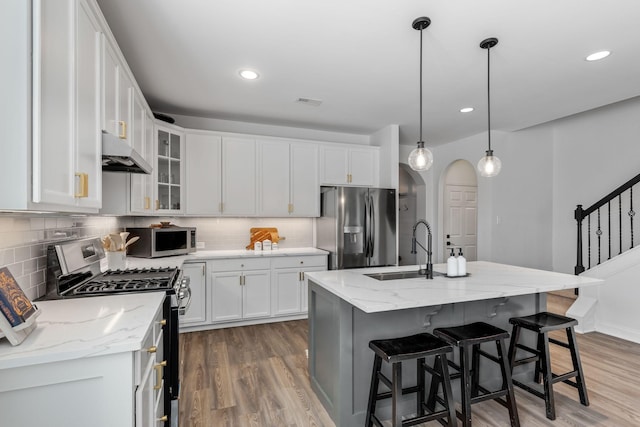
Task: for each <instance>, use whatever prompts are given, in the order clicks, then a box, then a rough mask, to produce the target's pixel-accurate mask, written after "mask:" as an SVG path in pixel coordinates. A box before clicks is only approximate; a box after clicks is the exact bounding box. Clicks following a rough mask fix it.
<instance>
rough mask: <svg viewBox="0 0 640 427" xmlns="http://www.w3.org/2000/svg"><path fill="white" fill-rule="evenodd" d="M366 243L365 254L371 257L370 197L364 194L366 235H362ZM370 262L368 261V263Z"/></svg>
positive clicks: (366, 256)
mask: <svg viewBox="0 0 640 427" xmlns="http://www.w3.org/2000/svg"><path fill="white" fill-rule="evenodd" d="M362 240H363V243H364V256H365V258H368V257H369V197H368V195H366V194H365V196H364V235H363V236H362ZM368 264H369V263H367V265H368Z"/></svg>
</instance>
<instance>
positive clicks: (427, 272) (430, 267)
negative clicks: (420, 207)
mask: <svg viewBox="0 0 640 427" xmlns="http://www.w3.org/2000/svg"><path fill="white" fill-rule="evenodd" d="M420 224H424V226H425V227H426V228H427V248H425V247H424V246H422V245H421V244H420V242H418V240H416V229H417V228H418V225H420ZM416 245H418V246H420V247H421V248H422V249H423V250H424V251H425V252H426V253H427V266H426V268H425V277H426V278H427V279H433V264H432V263H431V227H430V226H429V223H428V222H427V221H425V220H424V219H420V220H418V222H416V224H415V225H414V226H413V237H412V238H411V253H412V254H417V253H418V251H417V249H416ZM418 268H420V264H419V263H418ZM420 272H422V270H420Z"/></svg>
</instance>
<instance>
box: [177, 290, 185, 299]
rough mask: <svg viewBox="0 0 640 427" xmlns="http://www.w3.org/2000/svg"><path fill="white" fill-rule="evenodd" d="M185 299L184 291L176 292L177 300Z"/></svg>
mask: <svg viewBox="0 0 640 427" xmlns="http://www.w3.org/2000/svg"><path fill="white" fill-rule="evenodd" d="M186 297H187V294H186V292H185V291H180V292H178V299H185V298H186Z"/></svg>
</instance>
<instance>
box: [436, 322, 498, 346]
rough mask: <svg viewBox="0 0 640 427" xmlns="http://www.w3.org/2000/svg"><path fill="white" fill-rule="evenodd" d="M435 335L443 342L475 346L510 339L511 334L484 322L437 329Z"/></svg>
mask: <svg viewBox="0 0 640 427" xmlns="http://www.w3.org/2000/svg"><path fill="white" fill-rule="evenodd" d="M433 334H434V335H435V336H437V337H439V338H442V339H443V340H445V341H447V342H449V343H451V344H455V345H456V346H459V345H460V344H461V343H463V342H464V343H466V344H475V343H476V342H485V341H496V340H500V339H505V338H509V333H508V332H507V331H505V330H504V329H500V328H497V327H495V326H493V325H490V324H488V323H484V322H475V323H470V324H468V325H462V326H453V327H450V328H436V329H434V330H433Z"/></svg>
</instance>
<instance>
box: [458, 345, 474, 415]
mask: <svg viewBox="0 0 640 427" xmlns="http://www.w3.org/2000/svg"><path fill="white" fill-rule="evenodd" d="M470 351H471V348H470V346H467V345H462V346H460V369H461V374H462V377H461V380H460V396H461V400H462V426H463V427H471V383H470V380H471V366H470V365H471V360H469V359H470V357H469V356H470V354H469V352H470Z"/></svg>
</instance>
